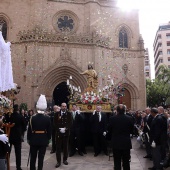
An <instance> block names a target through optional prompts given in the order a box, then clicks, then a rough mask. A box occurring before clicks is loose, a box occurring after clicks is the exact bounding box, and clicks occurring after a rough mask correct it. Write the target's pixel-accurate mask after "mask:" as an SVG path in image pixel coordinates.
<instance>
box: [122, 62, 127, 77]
mask: <svg viewBox="0 0 170 170" xmlns="http://www.w3.org/2000/svg"><path fill="white" fill-rule="evenodd" d="M122 69H123V71H124V74H125V75H126V74H127V71H128V66H127V64H124V65H123V66H122Z"/></svg>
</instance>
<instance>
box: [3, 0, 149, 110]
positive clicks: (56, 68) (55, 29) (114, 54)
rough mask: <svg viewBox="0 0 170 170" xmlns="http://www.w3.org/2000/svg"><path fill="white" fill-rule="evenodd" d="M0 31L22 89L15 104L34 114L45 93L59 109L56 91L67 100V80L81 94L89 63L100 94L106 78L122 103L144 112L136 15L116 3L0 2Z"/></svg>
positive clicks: (141, 47) (101, 0)
mask: <svg viewBox="0 0 170 170" xmlns="http://www.w3.org/2000/svg"><path fill="white" fill-rule="evenodd" d="M0 26H1V27H2V33H3V36H4V39H5V40H7V41H10V42H11V44H12V45H11V55H12V65H13V76H14V81H15V83H17V84H19V85H20V86H21V91H20V93H19V94H18V96H17V98H18V100H17V101H16V102H18V103H27V104H28V107H29V108H30V109H32V108H34V106H35V103H36V101H37V99H38V97H39V95H40V94H45V95H46V98H47V101H48V103H56V104H57V98H58V97H59V96H57V95H59V92H57V90H59V91H60V92H61V91H62V94H65V95H66V96H67V95H69V94H67V93H65V91H67V89H65V88H64V86H66V81H67V79H68V78H69V77H70V76H72V78H73V79H72V84H74V85H75V86H80V88H81V90H82V91H83V90H84V89H85V88H86V84H87V83H86V77H84V76H82V75H80V73H81V72H83V71H84V70H87V67H88V64H89V63H90V64H92V65H93V67H94V69H95V70H96V71H97V73H98V80H99V89H103V87H104V86H106V85H107V79H108V76H110V77H111V78H112V79H113V81H114V86H115V87H116V86H121V87H124V89H125V92H124V93H125V94H124V95H123V96H122V99H121V100H122V101H121V102H122V103H124V104H126V105H127V106H128V108H130V109H132V110H136V109H144V108H145V107H146V92H145V91H146V90H145V76H144V44H143V39H142V37H141V35H140V31H139V19H138V11H137V10H132V11H122V10H121V9H120V8H119V7H117V0H31V1H28V0H15V1H13V0H1V4H0ZM55 92H56V93H55ZM60 97H61V96H60ZM63 100H64V99H63Z"/></svg>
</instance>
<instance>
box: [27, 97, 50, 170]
mask: <svg viewBox="0 0 170 170" xmlns="http://www.w3.org/2000/svg"><path fill="white" fill-rule="evenodd" d="M44 100H45V102H44ZM43 103H46V99H45V96H44V95H41V96H40V98H39V100H38V102H37V105H36V108H37V112H38V113H37V114H36V115H34V116H32V117H31V118H30V122H29V126H28V131H27V141H28V144H29V145H30V157H31V159H30V169H31V170H35V169H36V167H35V164H36V158H37V154H38V170H42V169H43V161H44V156H45V152H46V147H47V145H48V144H49V140H50V139H51V121H50V117H49V116H47V115H45V114H44V110H45V109H46V108H47V104H45V106H42V104H43Z"/></svg>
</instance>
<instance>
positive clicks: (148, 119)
mask: <svg viewBox="0 0 170 170" xmlns="http://www.w3.org/2000/svg"><path fill="white" fill-rule="evenodd" d="M145 112H146V114H147V116H146V119H145V121H144V128H143V132H144V134H145V146H146V154H147V155H146V156H144V158H152V154H151V145H150V142H149V140H150V128H151V123H152V120H153V116H152V115H151V109H150V108H146V110H145Z"/></svg>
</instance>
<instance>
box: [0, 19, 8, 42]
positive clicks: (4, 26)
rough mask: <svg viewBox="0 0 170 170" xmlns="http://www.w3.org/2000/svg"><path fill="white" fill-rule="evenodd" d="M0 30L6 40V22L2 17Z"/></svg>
mask: <svg viewBox="0 0 170 170" xmlns="http://www.w3.org/2000/svg"><path fill="white" fill-rule="evenodd" d="M0 30H1V31H2V36H3V38H4V40H7V22H6V21H5V20H4V19H3V18H0Z"/></svg>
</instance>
